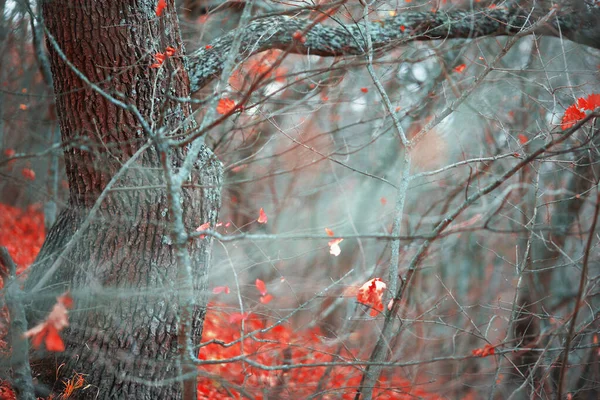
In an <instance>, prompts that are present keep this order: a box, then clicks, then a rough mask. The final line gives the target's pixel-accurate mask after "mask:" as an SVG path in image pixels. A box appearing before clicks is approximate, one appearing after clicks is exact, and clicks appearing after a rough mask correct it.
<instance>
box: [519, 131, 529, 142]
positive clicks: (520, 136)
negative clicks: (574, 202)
mask: <svg viewBox="0 0 600 400" xmlns="http://www.w3.org/2000/svg"><path fill="white" fill-rule="evenodd" d="M528 140H529V139H527V136H525V135H523V134H522V133H519V143H521V144H525V143H527V142H528Z"/></svg>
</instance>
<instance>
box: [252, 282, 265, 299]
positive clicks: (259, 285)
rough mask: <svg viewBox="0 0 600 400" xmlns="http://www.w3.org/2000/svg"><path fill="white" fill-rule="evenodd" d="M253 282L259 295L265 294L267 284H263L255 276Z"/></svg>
mask: <svg viewBox="0 0 600 400" xmlns="http://www.w3.org/2000/svg"><path fill="white" fill-rule="evenodd" d="M254 284H255V285H256V288H257V289H258V291H259V292H260V294H261V295H263V296H264V295H265V294H267V285H265V283H264V282H263V281H261V280H260V279H258V278H257V279H256V282H254Z"/></svg>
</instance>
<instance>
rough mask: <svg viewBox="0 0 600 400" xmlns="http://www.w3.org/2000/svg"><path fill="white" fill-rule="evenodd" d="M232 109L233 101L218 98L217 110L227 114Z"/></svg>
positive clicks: (233, 107)
mask: <svg viewBox="0 0 600 400" xmlns="http://www.w3.org/2000/svg"><path fill="white" fill-rule="evenodd" d="M234 109H235V101H233V100H231V99H228V98H222V99H220V100H219V103H218V104H217V112H218V113H219V114H221V115H225V114H229V113H230V112H231V111H233V110H234Z"/></svg>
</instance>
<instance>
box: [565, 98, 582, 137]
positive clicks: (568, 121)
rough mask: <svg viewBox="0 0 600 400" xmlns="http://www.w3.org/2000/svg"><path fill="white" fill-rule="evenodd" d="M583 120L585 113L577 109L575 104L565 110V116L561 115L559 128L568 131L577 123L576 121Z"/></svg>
mask: <svg viewBox="0 0 600 400" xmlns="http://www.w3.org/2000/svg"><path fill="white" fill-rule="evenodd" d="M583 118H585V113H584V112H583V111H581V110H580V109H579V108H577V105H576V104H571V105H570V106H569V107H568V108H567V109H566V110H565V115H563V118H562V121H561V123H560V124H561V127H562V130H563V131H564V130H565V129H569V128H570V127H572V126H573V125H575V124H576V123H577V121H579V120H581V119H583Z"/></svg>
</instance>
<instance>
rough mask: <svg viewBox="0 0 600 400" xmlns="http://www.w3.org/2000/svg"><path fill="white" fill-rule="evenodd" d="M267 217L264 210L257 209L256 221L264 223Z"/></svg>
mask: <svg viewBox="0 0 600 400" xmlns="http://www.w3.org/2000/svg"><path fill="white" fill-rule="evenodd" d="M268 220H269V219H268V218H267V214H265V210H263V209H262V207H261V209H260V210H259V211H258V219H257V220H256V222H258V223H259V224H266V223H267V221H268Z"/></svg>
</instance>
